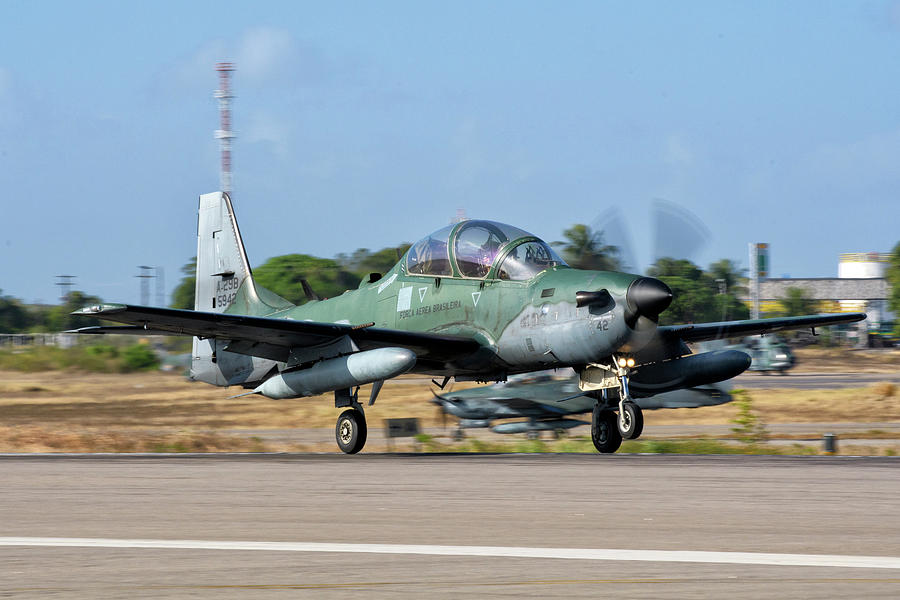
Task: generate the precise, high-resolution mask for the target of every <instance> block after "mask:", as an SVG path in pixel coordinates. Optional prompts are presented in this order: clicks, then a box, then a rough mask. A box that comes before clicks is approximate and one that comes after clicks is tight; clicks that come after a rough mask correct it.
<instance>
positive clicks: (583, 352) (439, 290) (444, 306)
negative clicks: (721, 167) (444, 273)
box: [226, 261, 639, 378]
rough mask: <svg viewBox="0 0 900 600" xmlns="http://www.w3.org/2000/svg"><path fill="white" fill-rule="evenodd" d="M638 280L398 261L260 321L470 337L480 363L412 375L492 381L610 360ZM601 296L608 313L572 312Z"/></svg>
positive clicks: (625, 333)
mask: <svg viewBox="0 0 900 600" xmlns="http://www.w3.org/2000/svg"><path fill="white" fill-rule="evenodd" d="M638 277H639V276H637V275H629V274H625V273H614V272H605V271H581V270H577V269H571V268H568V267H553V268H550V269H547V270H545V271H543V272H541V273H539V274H538V275H537V276H535V277H534V278H533V279H531V280H528V281H508V280H501V279H467V278H462V277H452V276H450V277H435V276H430V275H413V274H409V273H407V272H406V269H405V268H404V263H403V261H401V262H400V263H398V264H397V265H395V266H394V268H393V269H391V270H390V271H389V272H388V273H386V274H385V275H384V276H383V277H382V278H381V279H378V280H377V281H375V282H372V283H369V282H367V281H364V282H363V283H362V284H360V287H359V288H358V289H356V290H349V291H347V292H345V293H343V294H341V295H340V296H338V297H336V298H331V299H327V300H319V301H310V302H308V303H306V304H304V305H302V306H297V307H293V308H290V309H287V310H282V311H278V312H275V313H271V314H268V315H267V316H270V317H274V318H288V319H295V320H310V321H317V322H332V323H346V324H350V325H360V326H361V325H367V324H374V326H375V327H379V328H385V329H399V330H406V331H421V332H430V333H443V334H452V335H459V336H464V337H468V338H472V339H475V340H477V341H478V342H479V343H480V344H481V345H482V347H483V348H485V349H487V350H488V351H489V353H485V354H483V355H482V356H481V357H480V362H482V363H483V364H481V365H479V366H475V365H445V366H444V367H442V368H436V366H435V365H428V364H424V365H417V367H416V369H414V370H415V371H416V372H423V373H431V374H459V373H466V372H468V373H471V374H473V375H474V374H477V373H483V374H485V375H487V376H490V377H489V378H491V377H493V376H494V375H498V376H502V375H503V374H505V373H517V372H526V371H532V370H535V369H544V368H548V367H555V366H570V365H583V364H586V363H589V362H592V361H597V360H599V359H601V358H603V357H607V356H609V355H610V354H611V353H612V352H614V351H615V350H616V349H618V348H619V347H620V346H622V344H623V343H624V342H625V341H626V340H627V339H628V337H629V335H630V333H631V330H630V329H629V328H628V327H627V326H626V325H625V322H624V316H623V309H622V308H621V307H622V306H624V305H625V302H624V298H625V293H626V291H627V289H628V286H629V285H630V284H631V283H632V282H633V281H634V280H635V279H637V278H638ZM600 289H606V290H608V291H609V293H610V294H611V296H612V299H613V300H615V302H614V303H610V305H609V306H608V307H604V308H608V310H605V312H600V311H599V310H596V309H593V308H592V307H587V306H586V307H581V308H577V307H576V303H575V294H576V292H579V291H593V290H600ZM241 305H242V303H241V302H240V301H237V302H235V303H234V304H232V306H230V307H229V309H228V310H227V311H226V312H234V313H237V314H247V313H246V312H244V310H246V309H245V308H242V306H241ZM601 310H602V309H601ZM592 312H593V313H596V314H592ZM485 358H487V359H488V360H487V361H486V362H484V359H485Z"/></svg>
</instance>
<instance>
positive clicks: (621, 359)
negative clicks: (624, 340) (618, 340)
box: [619, 358, 628, 367]
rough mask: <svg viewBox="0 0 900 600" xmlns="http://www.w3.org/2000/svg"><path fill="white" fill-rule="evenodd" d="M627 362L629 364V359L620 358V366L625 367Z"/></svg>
mask: <svg viewBox="0 0 900 600" xmlns="http://www.w3.org/2000/svg"><path fill="white" fill-rule="evenodd" d="M627 364H628V361H627V360H625V359H624V358H620V359H619V366H620V367H624V366H625V365H627Z"/></svg>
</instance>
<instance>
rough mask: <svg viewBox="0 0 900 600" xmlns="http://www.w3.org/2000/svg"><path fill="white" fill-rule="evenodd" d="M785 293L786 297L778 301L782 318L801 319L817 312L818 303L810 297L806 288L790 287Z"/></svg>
mask: <svg viewBox="0 0 900 600" xmlns="http://www.w3.org/2000/svg"><path fill="white" fill-rule="evenodd" d="M784 292H785V293H784V297H783V298H779V299H778V303H779V304H780V305H781V314H782V316H785V317H799V316H801V315H809V314H812V313H813V312H815V310H816V305H817V304H818V303H817V302H816V301H815V300H813V299H812V298H810V297H809V293H808V292H807V291H806V289H805V288H801V287H789V288H788V289H786V290H785V291H784Z"/></svg>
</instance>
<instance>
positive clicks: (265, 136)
mask: <svg viewBox="0 0 900 600" xmlns="http://www.w3.org/2000/svg"><path fill="white" fill-rule="evenodd" d="M291 129H292V128H291V125H289V124H288V123H287V122H285V121H284V120H282V119H279V118H278V117H276V116H274V115H272V114H269V113H265V112H261V111H255V112H253V113H252V114H251V115H250V118H249V120H248V122H247V125H246V127H245V128H244V133H243V135H242V136H241V137H242V138H244V139H245V140H247V141H248V142H250V143H267V144H271V145H272V148H273V150H274V152H275V154H276V155H278V156H280V157H282V158H284V157H285V156H286V155H287V154H288V149H289V148H288V142H289V141H290V139H291V133H292V132H291Z"/></svg>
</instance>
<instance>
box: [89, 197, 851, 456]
mask: <svg viewBox="0 0 900 600" xmlns="http://www.w3.org/2000/svg"><path fill="white" fill-rule="evenodd" d="M304 287H306V285H305V283H304ZM307 295H308V296H309V297H310V298H311V299H310V301H309V302H307V303H305V304H303V305H301V306H295V305H294V304H292V303H290V302H288V301H287V300H285V299H284V298H281V297H280V296H278V295H276V294H274V293H273V292H271V291H269V290H266V289H265V288H263V287H262V286H260V285H258V284H257V283H256V282H255V281H254V279H253V275H252V273H251V271H250V263H249V261H248V259H247V254H246V251H245V250H244V245H243V242H242V241H241V236H240V232H239V229H238V224H237V220H236V219H235V216H234V209H233V207H232V203H231V199H230V198H229V197H228V195H227V194H224V193H221V192H217V193H213V194H205V195H203V196H200V208H199V218H198V231H197V284H196V296H195V310H178V309H169V308H158V307H146V306H133V305H126V304H102V305H99V306H90V307H86V308H83V309H81V310H79V311H76V313H75V314H81V315H89V316H92V317H100V318H102V319H105V320H109V321H116V322H119V323H126V324H127V325H125V326H101V327H88V328H83V329H79V330H77V331H78V332H80V333H133V334H141V335H147V334H150V333H159V334H168V335H173V334H174V335H190V336H194V343H193V353H192V364H191V377H192V378H193V379H195V380H198V381H204V382H207V383H211V384H214V385H219V386H231V385H239V386H242V387H244V388H245V389H248V390H252V391H250V392H248V393H259V394H263V395H265V396H268V397H270V398H298V397H304V396H314V395H318V394H322V393H325V392H334V403H335V407H337V408H346V410H345V411H344V412H342V413H341V415H340V416H339V417H338V420H337V424H336V428H335V437H336V439H337V443H338V446H339V447H340V448H341V450H343V451H344V452H347V453H355V452H358V451H359V450H360V449H362V447H363V445H364V444H365V441H366V432H367V428H366V421H365V416H364V412H363V407H362V405H361V404H360V402H359V398H358V391H359V386H361V385H365V384H368V383H372V384H374V385H373V386H372V393H371V396H370V397H369V405H371V404H373V403H374V402H375V399H376V398H377V396H378V393H379V391H380V390H381V386H382V384H383V383H384V381H385V380H386V379H390V378H392V377H396V376H397V375H400V374H402V373H421V374H427V375H431V376H437V377H443V383H442V384H441V385H442V386H443V385H446V383H447V382H448V381H449V379H450V378H455V379H457V380H467V381H503V380H505V379H506V377H507V376H508V375H511V374H515V373H525V372H529V371H537V370H543V369H549V368H556V367H573V368H575V369H576V371H578V373H579V388H580V391H581V392H582V393H584V392H587V393H589V394H590V395H591V396H593V397H594V398H595V399H596V404H595V406H594V410H593V427H592V430H591V433H592V438H593V440H594V445H595V446H596V447H597V449H598V450H599V451H601V452H614V451H615V450H616V449H618V447H619V445H620V444H621V441H622V438H623V437H624V438H633V437H637V436H638V435H640V432H641V430H642V428H643V416H642V414H641V411H640V408H639V407H638V406H637V404H635V403H634V402H633V401H632V399H631V395H630V393H629V384H630V383H631V382H632V381H634V383H635V384H638V383H639V384H640V385H641V386H642V388H644V389H647V388H650V389H655V390H658V392H665V391H671V390H675V389H682V388H690V387H695V386H698V385H704V384H708V383H714V382H718V381H723V380H725V379H729V378H731V377H734V376H735V375H737V374H739V373H741V372H743V371H744V370H745V369H746V368H747V367H748V366H749V365H750V358H749V356H747V355H746V354H745V353H743V352H740V351H736V350H725V351H716V352H704V353H701V354H696V355H692V354H691V351H690V350H689V349H688V347H687V345H686V342H697V341H703V340H711V339H719V338H729V337H737V336H743V335H751V334H759V333H767V332H771V331H779V330H784V329H801V328H812V327H818V326H824V325H830V324H836V323H849V322H853V321H859V320H861V319H864V318H865V315H864V314H861V313H853V314H840V315H810V316H803V317H787V318H779V319H757V320H745V321H727V322H721V323H702V324H688V325H677V326H658V324H657V323H658V321H659V315H660V314H661V313H662V312H663V311H664V310H665V309H666V308H667V307H668V306H669V304H670V302H671V300H672V292H671V290H670V289H669V288H668V286H666V285H665V284H664V283H663V282H662V281H659V280H658V279H653V278H650V277H643V276H640V275H632V274H627V273H616V272H607V271H584V270H580V269H573V268H571V267H569V266H568V265H566V263H565V262H564V261H563V260H562V259H561V258H560V257H559V256H557V255H556V253H555V252H554V251H553V250H552V249H551V248H550V246H548V245H547V244H546V243H544V242H543V241H542V240H540V239H539V238H537V237H535V236H533V235H531V234H530V233H527V232H525V231H522V230H521V229H517V228H515V227H511V226H509V225H505V224H502V223H497V222H493V221H482V220H467V221H462V222H459V223H456V224H453V225H449V226H447V227H444V228H443V229H440V230H439V231H436V232H435V233H433V234H431V235H429V236H427V237H425V238H424V239H422V240H420V241H419V242H418V243H416V244H414V245H413V246H412V247H411V248H410V249H409V251H408V252H407V253H406V255H405V256H403V257H402V258H401V259H400V261H399V262H398V263H397V264H396V265H395V266H394V267H393V268H392V269H391V270H390V271H388V272H387V273H385V274H384V275H381V274H378V273H373V274H371V275H369V276H368V277H367V278H365V279H364V280H363V281H362V282H361V283H360V285H359V288H358V289H356V290H350V291H347V292H345V293H344V294H342V295H341V296H338V297H336V298H332V299H328V300H318V299H316V298H315V295H314V293H313V292H312V291H311V290H308V289H307Z"/></svg>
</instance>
